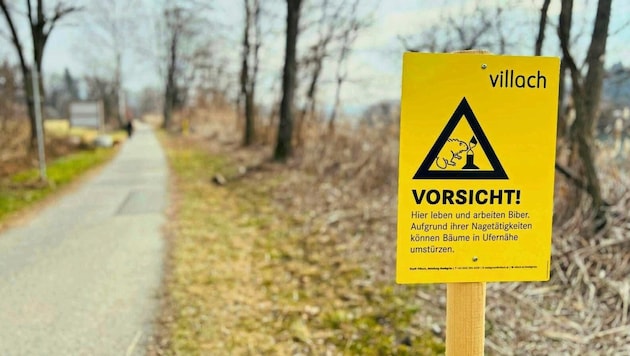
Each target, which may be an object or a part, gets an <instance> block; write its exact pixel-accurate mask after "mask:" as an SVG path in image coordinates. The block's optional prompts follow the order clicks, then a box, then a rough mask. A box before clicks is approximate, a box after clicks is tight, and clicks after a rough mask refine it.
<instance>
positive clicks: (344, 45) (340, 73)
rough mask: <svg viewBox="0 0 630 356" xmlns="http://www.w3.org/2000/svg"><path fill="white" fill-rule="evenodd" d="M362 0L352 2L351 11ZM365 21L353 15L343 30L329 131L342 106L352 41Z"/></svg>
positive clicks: (332, 128) (356, 8)
mask: <svg viewBox="0 0 630 356" xmlns="http://www.w3.org/2000/svg"><path fill="white" fill-rule="evenodd" d="M359 2H360V0H355V1H354V2H353V3H352V7H351V13H352V14H356V12H357V10H358V6H359ZM364 26H365V23H363V22H361V21H360V20H358V19H357V18H356V17H353V18H351V19H350V21H348V24H347V27H346V28H345V29H344V30H343V32H342V33H341V36H340V39H339V40H340V42H341V48H340V50H339V57H338V60H337V70H336V73H335V85H336V87H335V101H334V103H333V109H332V111H331V112H330V116H329V117H328V131H329V133H332V132H334V129H335V120H336V119H337V115H338V113H339V109H340V107H341V86H342V85H343V83H344V82H345V81H346V79H347V77H348V69H347V65H346V64H347V60H348V56H349V54H350V49H351V46H352V43H353V42H354V41H355V40H356V38H357V35H358V32H359V30H360V29H361V27H364Z"/></svg>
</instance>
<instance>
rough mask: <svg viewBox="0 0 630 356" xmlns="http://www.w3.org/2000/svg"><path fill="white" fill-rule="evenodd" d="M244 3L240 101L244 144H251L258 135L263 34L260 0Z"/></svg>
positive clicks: (247, 0) (249, 0)
mask: <svg viewBox="0 0 630 356" xmlns="http://www.w3.org/2000/svg"><path fill="white" fill-rule="evenodd" d="M244 5H245V27H244V30H243V54H242V65H241V80H240V84H241V96H240V98H239V101H243V102H244V106H245V110H244V113H245V129H244V133H243V145H244V146H249V145H251V144H252V143H253V142H254V138H255V135H256V127H255V120H254V116H255V101H254V99H255V90H256V79H257V76H258V67H259V58H258V53H259V50H260V46H261V38H262V34H261V29H260V13H261V8H260V0H244ZM252 40H253V44H252ZM250 62H251V64H250Z"/></svg>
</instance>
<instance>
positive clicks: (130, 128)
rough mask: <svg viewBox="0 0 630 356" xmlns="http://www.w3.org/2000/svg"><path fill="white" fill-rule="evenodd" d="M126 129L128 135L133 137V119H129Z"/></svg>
mask: <svg viewBox="0 0 630 356" xmlns="http://www.w3.org/2000/svg"><path fill="white" fill-rule="evenodd" d="M125 130H126V131H127V137H131V135H133V123H132V121H131V120H129V121H127V124H126V125H125Z"/></svg>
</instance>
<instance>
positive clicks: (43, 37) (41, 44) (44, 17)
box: [0, 0, 79, 148]
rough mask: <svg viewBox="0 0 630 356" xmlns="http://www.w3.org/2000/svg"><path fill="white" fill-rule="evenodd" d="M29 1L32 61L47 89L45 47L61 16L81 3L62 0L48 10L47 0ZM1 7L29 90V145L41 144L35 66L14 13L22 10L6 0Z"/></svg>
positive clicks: (40, 83)
mask: <svg viewBox="0 0 630 356" xmlns="http://www.w3.org/2000/svg"><path fill="white" fill-rule="evenodd" d="M24 3H25V5H26V18H27V20H28V24H29V28H30V32H31V38H30V39H31V42H32V48H33V56H32V63H34V65H35V68H36V69H37V72H38V73H40V75H39V83H38V84H39V87H40V89H42V90H40V92H41V93H43V88H44V85H43V77H44V76H43V75H41V73H42V60H43V58H44V48H45V47H46V43H47V42H48V38H49V37H50V34H51V32H52V31H53V29H54V28H55V26H56V25H57V24H58V23H59V21H60V20H61V19H63V18H64V17H66V16H67V15H69V14H71V13H73V12H76V11H78V10H79V8H78V7H76V6H73V5H69V4H67V3H65V2H63V1H59V2H57V3H56V5H55V6H54V8H53V10H52V12H47V11H46V9H45V7H44V0H37V1H36V2H35V6H33V4H32V3H31V0H25V1H24ZM0 10H2V13H3V15H4V19H5V21H6V23H7V26H8V27H9V31H10V36H11V43H12V44H13V47H14V48H15V51H16V53H17V55H18V59H19V63H20V69H21V71H22V80H23V87H24V89H25V93H26V105H27V111H28V117H29V121H30V124H31V125H30V126H31V137H30V142H29V147H31V148H33V147H35V146H36V144H37V130H36V125H35V101H34V99H33V85H32V84H31V83H32V79H31V73H32V66H31V65H29V61H28V59H27V56H26V53H25V49H24V42H23V40H22V39H21V38H20V36H19V35H18V30H17V24H16V22H15V18H14V16H13V13H17V14H20V12H19V11H18V10H16V9H11V8H10V6H9V5H8V2H7V1H6V0H0Z"/></svg>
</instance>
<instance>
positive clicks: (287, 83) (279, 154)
mask: <svg viewBox="0 0 630 356" xmlns="http://www.w3.org/2000/svg"><path fill="white" fill-rule="evenodd" d="M301 3H302V0H287V31H286V34H287V35H286V50H285V58H284V70H283V75H282V102H281V103H280V122H279V124H278V138H277V143H276V148H275V152H274V159H275V160H276V161H286V160H287V159H288V158H289V157H290V156H291V155H292V153H293V149H292V146H291V140H292V138H293V137H292V133H293V97H294V96H295V78H296V71H297V63H296V47H297V37H298V31H299V29H298V22H299V17H300V6H301Z"/></svg>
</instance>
